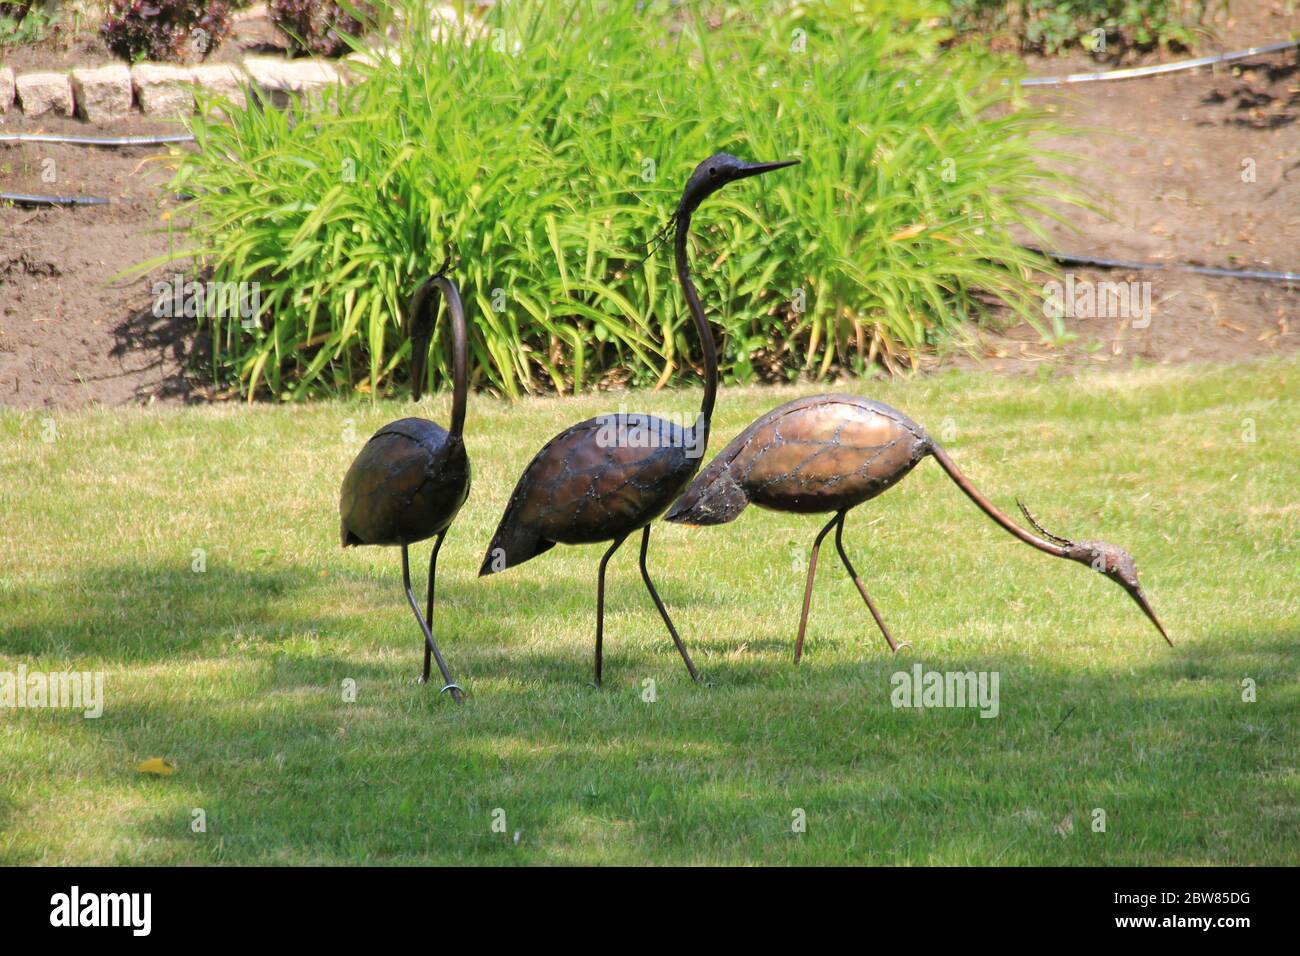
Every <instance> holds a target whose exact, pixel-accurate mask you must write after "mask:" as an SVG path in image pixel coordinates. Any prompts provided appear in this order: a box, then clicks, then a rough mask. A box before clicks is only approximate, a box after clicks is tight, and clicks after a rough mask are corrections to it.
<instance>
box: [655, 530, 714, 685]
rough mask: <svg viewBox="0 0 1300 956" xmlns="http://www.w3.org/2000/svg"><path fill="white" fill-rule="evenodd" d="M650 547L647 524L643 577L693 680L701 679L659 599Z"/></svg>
mask: <svg viewBox="0 0 1300 956" xmlns="http://www.w3.org/2000/svg"><path fill="white" fill-rule="evenodd" d="M649 548H650V526H649V525H646V526H645V531H644V532H643V533H642V535H641V577H643V578H644V579H645V586H646V589H647V590H648V591H649V592H650V596H651V597H652V598H654V602H655V607H657V608H659V616H660V617H662V618H663V619H664V623H665V624H667V625H668V633H669V634H671V635H672V636H673V643H674V644H676V645H677V650H678V651H679V652H681V655H682V660H684V661H685V662H686V669H687V670H688V671H690V674H691V680H693V681H699V679H700V672H699V671H697V670H696V669H695V665H694V664H692V663H691V655H690V654H688V653H686V645H685V644H683V643H682V639H681V638H680V637H678V636H677V628H675V627H673V619H672V618H670V617H669V616H668V609H667V608H665V607H664V602H663V601H661V600H659V592H658V591H656V590H655V585H654V582H653V581H651V580H650V572H649V571H648V570H647V569H646V566H645V555H646V551H647V550H648V549H649Z"/></svg>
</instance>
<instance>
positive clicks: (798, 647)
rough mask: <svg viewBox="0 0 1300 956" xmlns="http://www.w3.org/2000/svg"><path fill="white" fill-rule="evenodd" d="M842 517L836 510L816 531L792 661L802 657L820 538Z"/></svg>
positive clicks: (809, 558)
mask: <svg viewBox="0 0 1300 956" xmlns="http://www.w3.org/2000/svg"><path fill="white" fill-rule="evenodd" d="M842 517H844V513H843V512H842V511H840V512H836V513H835V517H834V518H832V519H831V520H830V521H829V522H827V524H826V527H824V528H822V530H821V531H820V532H818V534H817V540H816V541H814V542H813V546H812V554H811V555H809V557H808V580H807V582H806V583H805V584H804V586H803V614H801V615H800V616H799V637H798V638H797V639H796V640H795V642H794V662H795V663H796V664H798V663H799V658H801V657H803V637H804V634H805V633H806V632H807V630H808V609H809V608H810V607H812V590H813V578H814V577H815V576H816V574H817V552H818V551H819V550H820V549H821V546H822V538H824V537H826V532H828V531H830V530H831V528H832V527H833V526H834V525H835V524H836V522H838V521H839V520H840V519H841V518H842Z"/></svg>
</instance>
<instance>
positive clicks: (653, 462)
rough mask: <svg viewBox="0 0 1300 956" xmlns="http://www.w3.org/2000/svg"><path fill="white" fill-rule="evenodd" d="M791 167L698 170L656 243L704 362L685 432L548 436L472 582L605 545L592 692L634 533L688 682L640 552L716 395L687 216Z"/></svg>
mask: <svg viewBox="0 0 1300 956" xmlns="http://www.w3.org/2000/svg"><path fill="white" fill-rule="evenodd" d="M796 162H798V161H797V160H791V161H788V162H775V163H747V162H744V161H742V160H740V159H737V158H736V157H734V156H731V155H728V154H727V153H717V154H715V155H713V156H710V157H709V158H708V159H706V160H705V161H704V162H702V163H700V165H699V166H697V167H696V169H695V172H694V173H692V175H691V177H690V179H689V180H688V181H687V183H686V188H685V189H684V190H683V192H682V197H681V201H680V202H679V203H678V205H677V209H676V211H675V212H674V213H673V216H672V218H671V219H670V220H669V222H668V224H667V225H666V226H665V227H664V229H663V230H662V231H661V233H660V236H659V237H657V238H663V237H665V236H666V235H667V233H668V230H669V229H670V228H672V227H674V226H675V228H676V235H675V238H674V252H675V258H676V268H677V280H678V282H679V283H680V284H681V287H682V294H683V296H685V298H686V304H687V307H688V308H689V309H690V312H691V316H692V317H693V318H694V321H695V330H696V333H697V334H698V335H699V338H700V348H701V352H702V354H703V358H704V401H703V404H702V405H701V408H700V414H699V417H698V418H697V419H696V421H695V424H694V425H693V426H691V427H690V428H682V427H680V426H678V425H675V424H670V423H669V422H667V421H664V420H663V419H660V418H656V417H654V416H651V415H642V414H622V413H620V414H614V415H602V416H599V417H597V418H592V419H589V420H587V421H585V422H581V423H579V424H577V425H574V426H573V427H572V428H569V429H566V430H565V431H563V432H561V433H560V434H558V435H556V436H555V437H554V438H552V439H551V440H550V441H549V442H547V443H546V445H545V446H543V447H542V450H541V451H539V452H538V453H537V455H536V457H534V458H533V460H532V462H531V463H530V464H529V465H528V467H527V468H526V469H525V470H524V473H523V475H522V476H521V477H520V479H519V483H518V485H516V487H515V490H514V493H513V494H512V495H511V496H510V501H509V503H508V504H507V505H506V510H505V514H504V515H503V516H502V518H501V523H500V525H498V527H497V530H496V534H495V535H493V538H492V543H491V544H490V545H489V546H488V550H487V554H486V556H485V557H484V558H483V566H482V568H481V569H480V570H479V574H480V575H483V574H493V573H496V572H498V571H504V570H505V569H506V568H509V567H513V566H514V565H516V564H522V563H523V562H524V561H527V560H528V559H529V558H533V557H536V556H537V555H539V554H542V553H543V552H545V551H548V550H550V549H551V548H552V547H554V546H555V545H556V543H557V542H558V543H561V544H594V543H596V542H598V541H611V542H613V543H612V544H611V545H610V546H609V548H608V549H607V550H606V551H605V554H604V556H603V557H602V558H601V559H600V570H599V572H598V575H597V582H596V655H595V685H596V686H597V687H599V686H600V681H601V665H602V649H603V639H604V617H605V566H606V565H607V564H608V563H609V559H610V558H611V557H612V556H613V554H614V552H615V551H617V550H618V548H619V546H620V545H621V544H622V543H623V542H624V541H625V540H626V539H627V537H628V536H629V535H631V534H632V533H633V532H635V531H638V530H640V531H641V561H640V564H641V577H642V578H643V579H644V581H645V586H646V590H648V591H649V592H650V597H651V598H652V599H653V600H654V603H655V607H656V608H658V609H659V614H660V616H661V617H662V618H663V621H664V624H665V625H666V626H667V627H668V633H669V634H670V635H671V636H672V639H673V643H674V644H676V645H677V650H678V651H679V652H680V653H681V655H682V660H684V661H685V662H686V669H687V670H688V671H689V672H690V675H691V678H692V679H693V680H699V672H698V671H697V670H696V669H695V665H694V664H693V663H692V662H691V656H690V654H689V653H687V651H686V645H685V644H683V643H682V639H681V637H680V636H679V635H678V633H677V629H676V628H675V627H674V626H673V622H672V619H671V618H670V617H669V616H668V611H667V609H666V608H665V607H664V603H663V601H661V600H660V599H659V593H658V592H657V591H656V590H655V586H654V582H652V581H651V580H650V572H649V571H648V570H647V569H646V552H647V550H648V549H649V547H650V524H651V522H653V521H654V520H655V519H656V518H658V517H659V515H661V514H663V512H664V509H666V508H667V507H668V506H669V505H670V504H671V503H672V502H673V500H674V499H676V498H677V496H678V495H680V494H681V492H682V489H683V488H685V487H686V483H687V482H689V481H690V480H691V476H693V475H694V474H695V472H696V471H697V470H698V469H699V467H700V460H701V458H702V457H703V455H704V451H705V448H706V446H707V443H708V433H709V420H710V418H711V417H712V415H713V404H714V399H715V398H716V395H717V390H718V363H717V355H716V352H715V350H714V343H713V333H712V332H711V331H710V329H709V321H708V319H707V318H706V316H705V314H704V308H703V307H702V306H701V305H700V298H699V294H698V293H697V292H696V291H695V286H694V284H693V283H692V281H691V276H690V268H689V265H688V262H687V255H686V244H687V236H688V233H689V230H690V225H691V215H692V214H693V213H694V212H695V210H696V208H697V207H698V206H699V205H700V203H701V202H703V201H704V200H705V199H706V198H707V197H708V196H710V195H712V194H713V193H714V192H716V191H717V190H719V189H721V188H722V187H723V186H725V185H727V184H728V183H732V182H735V181H737V180H740V179H746V178H748V177H750V176H757V175H759V174H761V173H766V172H770V171H771V170H774V169H781V168H783V167H786V166H792V165H794V164H795V163H796Z"/></svg>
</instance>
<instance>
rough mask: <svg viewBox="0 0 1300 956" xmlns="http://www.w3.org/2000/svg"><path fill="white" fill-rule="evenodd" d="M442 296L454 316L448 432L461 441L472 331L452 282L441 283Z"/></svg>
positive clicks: (443, 281)
mask: <svg viewBox="0 0 1300 956" xmlns="http://www.w3.org/2000/svg"><path fill="white" fill-rule="evenodd" d="M439 285H442V286H443V290H442V294H443V295H444V296H445V297H446V299H447V312H448V313H449V314H450V315H451V378H452V393H451V425H450V427H449V428H448V429H447V430H448V431H449V432H451V434H453V435H455V436H457V437H460V435H461V433H462V432H463V431H464V430H465V404H466V402H467V400H468V397H469V330H468V329H467V327H466V325H465V307H464V305H462V304H461V301H460V293H459V292H458V291H456V286H455V285H454V284H453V283H452V281H451V280H450V279H440V280H439Z"/></svg>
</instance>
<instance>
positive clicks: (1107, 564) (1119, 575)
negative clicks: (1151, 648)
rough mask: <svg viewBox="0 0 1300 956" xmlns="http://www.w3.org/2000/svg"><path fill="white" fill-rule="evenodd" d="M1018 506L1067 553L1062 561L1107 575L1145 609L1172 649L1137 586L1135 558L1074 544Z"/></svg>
mask: <svg viewBox="0 0 1300 956" xmlns="http://www.w3.org/2000/svg"><path fill="white" fill-rule="evenodd" d="M1016 504H1018V505H1020V510H1021V511H1022V512H1024V515H1025V517H1026V518H1027V519H1029V523H1030V524H1032V525H1033V526H1034V529H1035V530H1036V531H1037V532H1038V533H1039V534H1041V535H1042V536H1043V537H1045V538H1046V539H1047V540H1048V541H1050V542H1052V543H1053V544H1055V545H1057V546H1058V547H1059V548H1061V549H1062V551H1063V552H1064V553H1063V554H1062V557H1066V558H1069V559H1070V560H1072V561H1078V562H1079V563H1080V564H1086V565H1088V567H1090V568H1092V569H1093V570H1094V571H1097V572H1098V573H1100V574H1104V575H1105V576H1106V577H1108V578H1110V580H1112V581H1114V582H1115V583H1116V584H1118V585H1119V586H1120V587H1122V588H1123V589H1124V590H1125V591H1127V592H1128V595H1129V597H1131V598H1132V599H1133V600H1134V601H1135V602H1136V603H1137V606H1138V607H1140V608H1141V609H1142V613H1143V614H1145V615H1146V616H1147V617H1149V618H1150V619H1151V623H1152V624H1154V625H1155V626H1156V630H1157V631H1159V632H1160V636H1161V637H1163V638H1164V639H1165V641H1166V642H1167V643H1168V644H1169V646H1170V647H1173V646H1174V642H1173V641H1171V640H1170V639H1169V635H1168V634H1167V633H1166V632H1165V627H1164V625H1163V624H1161V623H1160V619H1159V618H1158V617H1156V612H1155V611H1154V610H1152V608H1151V602H1150V601H1148V600H1147V596H1146V593H1145V592H1144V591H1143V590H1142V585H1141V584H1140V583H1139V582H1138V569H1137V563H1136V562H1135V561H1134V560H1133V555H1131V554H1129V553H1128V552H1127V551H1125V550H1124V549H1123V548H1121V547H1119V546H1118V545H1113V544H1110V543H1109V542H1106V541H1071V540H1070V539H1069V538H1062V537H1061V536H1060V535H1058V534H1053V533H1052V532H1050V531H1048V530H1047V529H1046V528H1044V527H1043V526H1042V525H1041V524H1039V523H1038V520H1037V519H1036V518H1035V517H1034V516H1033V515H1032V514H1030V513H1029V509H1028V508H1026V507H1025V506H1024V504H1023V503H1022V502H1019V501H1018V502H1016Z"/></svg>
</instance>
